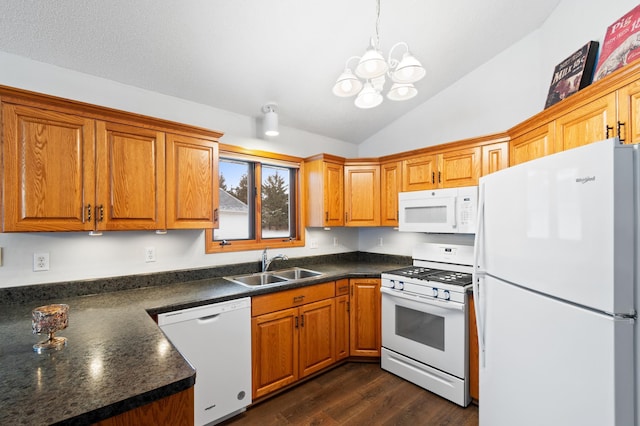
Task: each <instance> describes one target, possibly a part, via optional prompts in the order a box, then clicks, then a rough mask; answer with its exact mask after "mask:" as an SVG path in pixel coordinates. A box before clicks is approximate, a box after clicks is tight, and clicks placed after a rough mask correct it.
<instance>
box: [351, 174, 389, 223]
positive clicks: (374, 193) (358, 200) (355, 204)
mask: <svg viewBox="0 0 640 426" xmlns="http://www.w3.org/2000/svg"><path fill="white" fill-rule="evenodd" d="M344 175H345V187H344V199H345V225H346V226H379V225H380V166H379V165H366V166H345V167H344Z"/></svg>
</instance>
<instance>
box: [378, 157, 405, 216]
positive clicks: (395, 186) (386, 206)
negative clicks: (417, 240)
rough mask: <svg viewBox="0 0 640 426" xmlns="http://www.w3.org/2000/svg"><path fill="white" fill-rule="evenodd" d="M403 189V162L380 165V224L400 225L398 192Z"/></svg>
mask: <svg viewBox="0 0 640 426" xmlns="http://www.w3.org/2000/svg"><path fill="white" fill-rule="evenodd" d="M400 191H402V162H401V161H392V162H389V163H383V164H381V165H380V225H381V226H398V192H400Z"/></svg>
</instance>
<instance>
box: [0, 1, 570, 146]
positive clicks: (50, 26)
mask: <svg viewBox="0 0 640 426" xmlns="http://www.w3.org/2000/svg"><path fill="white" fill-rule="evenodd" d="M559 2H560V0H535V1H531V0H484V1H477V0H456V1H441V0H439V1H435V0H381V5H380V20H379V40H380V47H381V50H382V52H383V54H384V55H385V56H386V55H388V54H389V49H390V48H391V47H392V46H393V45H394V44H395V43H396V42H398V41H404V42H406V43H407V44H408V45H409V48H410V49H411V52H412V53H413V54H414V55H415V56H416V57H417V58H418V59H419V60H420V61H421V62H422V64H423V66H424V67H425V69H426V71H427V74H426V77H425V78H424V79H422V80H420V81H419V82H417V83H416V87H417V89H418V95H417V96H416V97H415V98H413V99H411V100H409V101H404V102H394V101H390V100H387V99H385V101H384V102H383V103H382V105H380V106H378V107H377V108H374V109H369V110H361V109H358V108H356V107H355V106H354V104H353V100H354V99H353V98H338V97H336V96H335V95H333V94H332V92H331V89H332V86H333V84H334V83H335V80H336V78H337V77H338V75H339V74H340V73H341V72H342V71H343V69H344V67H345V62H346V60H347V59H348V58H349V57H350V56H354V55H357V56H360V55H362V54H363V53H364V50H365V48H366V47H367V45H368V44H369V39H370V38H371V37H372V36H374V35H375V29H376V1H375V0H323V1H310V0H181V1H175V0H135V1H131V0H109V1H104V0H57V1H51V0H32V1H24V0H4V1H3V2H2V4H1V5H0V12H1V13H0V51H4V52H7V53H12V54H17V55H20V56H24V57H27V58H31V59H34V60H37V61H41V62H46V63H50V64H54V65H57V66H60V67H63V68H68V69H72V70H76V71H80V72H83V73H87V74H91V75H95V76H99V77H104V78H107V79H110V80H115V81H117V82H121V83H124V84H128V85H132V86H137V87H140V88H143V89H148V90H152V91H155V92H159V93H163V94H167V95H171V96H175V97H178V98H183V99H187V100H191V101H195V102H198V103H202V104H206V105H210V106H212V107H216V108H220V109H224V110H228V111H232V112H235V113H239V114H243V115H247V116H251V117H260V116H261V114H262V113H261V108H262V106H263V105H265V104H267V103H276V104H277V109H278V113H279V117H280V123H281V124H282V125H285V126H291V127H295V128H298V129H302V130H306V131H309V132H313V133H317V134H321V135H326V136H329V137H333V138H336V139H340V140H343V141H346V142H351V143H356V144H357V143H360V142H362V141H363V140H365V139H366V138H368V137H369V136H371V135H372V134H374V133H376V132H377V131H378V130H380V129H381V128H383V127H384V126H386V125H387V124H389V123H390V122H392V121H394V120H396V119H397V118H398V117H400V116H401V115H403V114H405V113H406V112H408V111H409V110H411V109H413V108H415V107H416V106H417V105H419V104H421V103H423V102H425V101H426V100H428V99H429V98H430V97H431V96H433V95H435V94H436V93H438V92H440V91H441V90H443V89H444V88H446V87H447V86H449V85H451V84H452V83H454V82H455V81H456V80H458V79H459V78H461V77H462V76H464V75H465V74H467V73H468V72H470V71H472V70H473V69H475V68H477V67H478V66H480V65H481V64H483V63H484V62H486V61H487V60H489V59H491V58H492V57H494V56H495V55H497V54H498V53H500V52H501V51H502V50H504V49H505V48H507V47H509V46H510V45H512V44H514V43H516V42H517V41H518V40H520V39H521V38H523V37H524V36H525V35H527V34H529V33H530V32H532V31H534V30H535V29H537V28H538V27H540V25H541V24H542V23H543V22H544V21H545V19H546V18H547V17H548V16H549V15H550V14H551V13H552V12H553V10H554V8H555V7H556V6H557V5H558V3H559ZM401 53H402V50H399V53H398V54H397V55H396V54H394V57H399V56H401ZM0 84H1V82H0ZM387 85H389V83H387Z"/></svg>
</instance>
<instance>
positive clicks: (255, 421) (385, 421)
mask: <svg viewBox="0 0 640 426" xmlns="http://www.w3.org/2000/svg"><path fill="white" fill-rule="evenodd" d="M477 424H478V407H477V406H476V405H473V404H472V405H469V406H468V407H467V408H462V407H460V406H459V405H456V404H454V403H453V402H450V401H448V400H446V399H444V398H441V397H439V396H437V395H435V394H432V393H431V392H428V391H426V390H424V389H422V388H420V387H418V386H415V385H414V384H412V383H410V382H407V381H406V380H403V379H401V378H399V377H397V376H395V375H393V374H391V373H388V372H387V371H384V370H382V369H381V368H380V365H379V364H373V363H356V362H349V363H346V364H343V365H341V366H339V367H337V368H335V369H333V370H331V371H328V372H326V373H324V374H322V375H320V376H318V377H316V378H314V379H312V380H310V381H308V382H306V383H303V384H301V385H299V386H296V387H294V388H292V389H290V390H288V391H286V392H284V393H282V394H280V395H278V396H275V397H273V398H271V399H268V400H266V401H264V402H261V403H258V404H256V405H254V406H252V407H250V408H249V409H248V410H247V411H246V412H245V413H243V414H241V415H238V416H236V417H234V418H232V419H230V420H228V421H227V422H225V423H223V425H225V426H230V425H234V426H236V425H260V426H269V425H273V426H276V425H277V426H280V425H411V426H414V425H451V426H454V425H455V426H476V425H477Z"/></svg>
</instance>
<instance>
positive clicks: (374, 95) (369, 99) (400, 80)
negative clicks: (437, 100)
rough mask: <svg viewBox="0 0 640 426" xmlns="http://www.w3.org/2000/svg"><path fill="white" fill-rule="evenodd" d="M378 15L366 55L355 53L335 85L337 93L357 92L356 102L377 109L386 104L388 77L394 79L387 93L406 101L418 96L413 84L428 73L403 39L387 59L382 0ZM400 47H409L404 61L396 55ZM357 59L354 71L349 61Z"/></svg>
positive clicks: (363, 106)
mask: <svg viewBox="0 0 640 426" xmlns="http://www.w3.org/2000/svg"><path fill="white" fill-rule="evenodd" d="M376 14H377V16H376V35H375V37H371V40H370V45H369V47H368V48H367V50H366V51H365V52H364V55H362V56H352V57H350V58H349V59H347V62H346V63H345V69H344V71H343V72H342V74H340V76H339V77H338V79H337V80H336V84H335V85H334V86H333V94H334V95H336V96H340V97H349V96H354V95H356V94H357V95H358V96H356V100H355V105H356V106H357V107H358V108H365V109H366V108H374V107H377V106H378V105H380V104H381V103H382V101H383V97H382V91H383V90H384V85H385V83H386V76H388V77H389V78H390V79H391V81H392V82H393V84H392V86H391V88H390V89H389V91H388V92H387V98H388V99H391V100H393V101H404V100H407V99H411V98H413V97H414V96H416V95H417V94H418V90H417V89H416V88H415V87H414V85H413V83H415V82H416V81H418V80H420V79H421V78H423V77H424V76H425V70H424V68H423V67H422V64H420V62H419V61H418V60H417V59H416V58H415V56H413V55H412V54H411V52H410V51H409V46H408V45H407V43H405V42H403V41H401V42H398V43H396V44H394V45H393V46H392V47H391V50H389V57H388V59H387V60H386V61H385V59H384V56H382V52H381V51H380V49H379V45H380V39H379V36H378V26H379V24H380V0H377V8H376ZM397 47H404V49H405V52H404V54H403V55H402V58H401V59H400V60H397V59H394V58H393V57H392V54H393V52H394V50H395V49H396V48H397ZM356 59H357V60H358V64H357V65H356V68H355V74H354V73H353V71H351V68H350V67H349V63H350V62H352V61H354V60H356Z"/></svg>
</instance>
